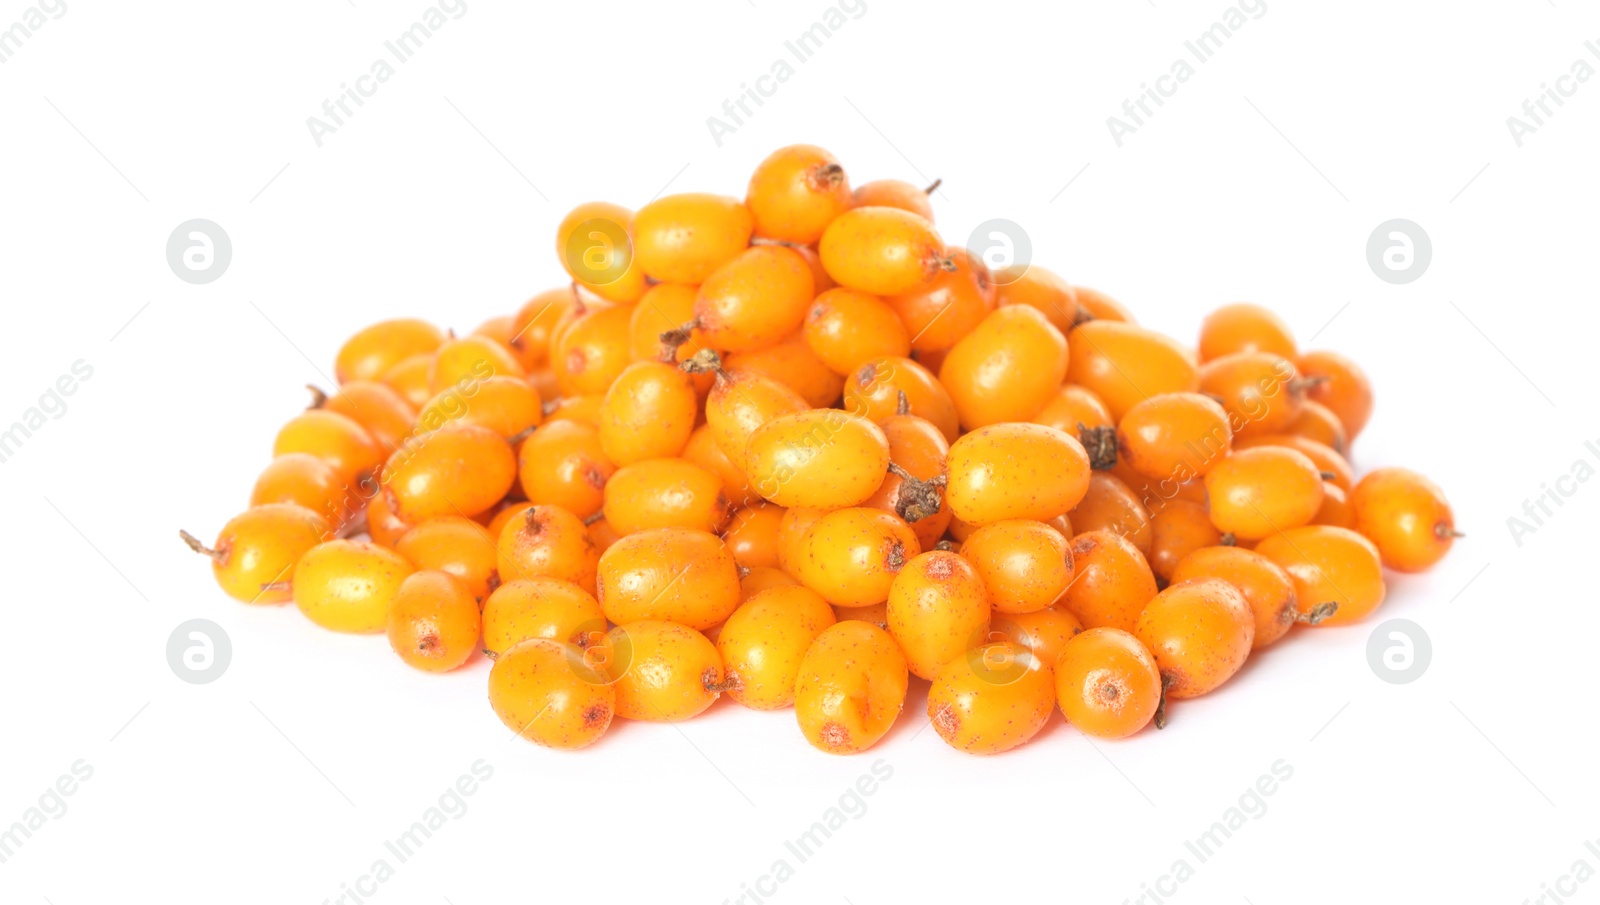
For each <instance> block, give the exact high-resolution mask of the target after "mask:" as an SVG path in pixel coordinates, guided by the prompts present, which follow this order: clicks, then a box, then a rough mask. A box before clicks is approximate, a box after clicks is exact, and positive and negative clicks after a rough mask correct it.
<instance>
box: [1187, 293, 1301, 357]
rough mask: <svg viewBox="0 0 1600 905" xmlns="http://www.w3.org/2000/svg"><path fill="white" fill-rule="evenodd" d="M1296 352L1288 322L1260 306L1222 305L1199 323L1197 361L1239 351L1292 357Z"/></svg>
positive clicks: (1247, 303) (1246, 303) (1239, 303)
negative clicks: (1198, 356)
mask: <svg viewBox="0 0 1600 905" xmlns="http://www.w3.org/2000/svg"><path fill="white" fill-rule="evenodd" d="M1296 351H1297V350H1296V349H1295V344H1294V333H1293V332H1291V331H1290V330H1289V325H1288V324H1286V323H1284V322H1283V318H1281V317H1278V315H1276V314H1274V313H1272V312H1271V311H1269V310H1267V309H1266V308H1263V307H1261V306H1260V305H1252V304H1250V303H1249V302H1236V303H1234V304H1232V305H1223V306H1222V307H1221V308H1218V309H1217V310H1215V311H1213V312H1211V313H1210V314H1208V315H1206V318H1205V320H1203V321H1201V322H1200V360H1201V361H1211V360H1212V359H1215V358H1221V357H1223V356H1224V355H1233V354H1236V353H1239V352H1270V353H1272V354H1274V355H1281V356H1283V357H1285V358H1293V357H1294V356H1295V354H1296Z"/></svg>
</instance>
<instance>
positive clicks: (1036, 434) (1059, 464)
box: [945, 424, 1089, 525]
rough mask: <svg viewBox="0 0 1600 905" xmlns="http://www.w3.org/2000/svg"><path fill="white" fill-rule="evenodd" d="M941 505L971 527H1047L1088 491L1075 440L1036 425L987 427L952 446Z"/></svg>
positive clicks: (1084, 462)
mask: <svg viewBox="0 0 1600 905" xmlns="http://www.w3.org/2000/svg"><path fill="white" fill-rule="evenodd" d="M946 462H947V463H948V464H947V466H946V473H947V474H948V475H949V483H948V484H947V485H946V487H945V501H946V502H948V503H949V504H950V511H951V512H952V513H953V514H954V515H955V517H956V518H958V519H961V520H962V521H964V522H967V523H968V524H972V525H987V524H991V523H993V522H1000V521H1005V520H1006V519H1033V520H1035V521H1045V520H1048V519H1052V518H1055V517H1056V516H1058V515H1061V514H1063V513H1065V512H1070V511H1071V510H1072V508H1073V507H1074V506H1076V505H1078V502H1079V501H1080V500H1082V499H1083V495H1084V494H1085V493H1087V492H1088V489H1089V457H1088V456H1087V455H1086V454H1085V453H1084V451H1083V446H1082V445H1080V444H1079V443H1078V441H1077V440H1075V439H1073V438H1072V437H1069V436H1067V435H1066V434H1064V433H1062V432H1061V431H1058V430H1055V429H1054V428H1049V427H1044V426H1042V425H1038V424H991V425H989V426H988V427H980V428H978V429H977V430H975V431H973V432H972V433H970V434H966V435H964V436H962V437H961V439H959V440H957V441H955V442H954V443H952V444H951V445H950V454H949V456H947V457H946Z"/></svg>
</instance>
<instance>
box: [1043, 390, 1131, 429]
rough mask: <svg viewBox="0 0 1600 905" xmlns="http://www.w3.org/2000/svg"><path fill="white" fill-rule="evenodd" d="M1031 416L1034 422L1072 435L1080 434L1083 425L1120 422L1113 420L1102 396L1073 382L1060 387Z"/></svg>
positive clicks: (1102, 424) (1106, 425)
mask: <svg viewBox="0 0 1600 905" xmlns="http://www.w3.org/2000/svg"><path fill="white" fill-rule="evenodd" d="M1028 420H1029V421H1032V422H1033V423H1034V424H1043V425H1044V426H1045V427H1053V428H1055V429H1056V430H1058V431H1065V432H1066V433H1067V435H1068V436H1072V437H1076V436H1078V431H1079V430H1080V429H1081V428H1085V427H1115V426H1116V422H1115V421H1112V420H1111V412H1110V410H1109V409H1107V408H1106V404H1105V403H1104V402H1101V401H1100V397H1099V396H1096V395H1095V394H1094V393H1092V392H1090V391H1089V390H1086V389H1084V388H1083V387H1081V386H1078V385H1077V384H1073V383H1069V384H1067V385H1065V386H1063V387H1062V388H1061V389H1059V390H1057V391H1056V394H1055V395H1054V396H1051V397H1050V399H1049V401H1047V402H1046V403H1045V404H1044V408H1041V409H1039V411H1037V412H1035V413H1034V415H1033V417H1031V418H1029V419H1028Z"/></svg>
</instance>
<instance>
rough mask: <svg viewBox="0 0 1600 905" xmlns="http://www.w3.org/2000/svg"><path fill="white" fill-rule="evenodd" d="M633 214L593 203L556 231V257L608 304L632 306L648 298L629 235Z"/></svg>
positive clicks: (576, 211)
mask: <svg viewBox="0 0 1600 905" xmlns="http://www.w3.org/2000/svg"><path fill="white" fill-rule="evenodd" d="M632 226H633V212H632V211H630V210H628V209H627V208H625V207H622V206H620V205H616V204H608V203H606V202H604V201H590V202H586V203H584V204H580V205H578V206H577V207H575V208H573V209H572V210H571V211H570V212H569V213H568V214H567V215H566V216H565V217H563V218H561V224H560V225H559V226H557V227H556V257H557V258H559V259H560V260H561V266H562V267H563V268H565V269H566V271H567V275H568V276H570V277H572V278H573V279H574V280H576V281H577V282H578V283H579V284H580V285H582V286H583V287H584V288H585V289H588V290H589V291H590V292H593V293H594V294H595V295H598V296H600V297H601V298H603V299H606V300H607V301H612V302H619V303H622V304H629V303H632V302H636V301H638V300H639V296H641V295H643V294H644V291H645V286H646V285H647V284H646V281H645V273H644V270H643V268H641V267H640V266H639V262H638V261H637V260H636V259H635V257H634V254H633V243H632V241H631V240H630V239H629V236H628V231H629V229H630V228H631V227H632Z"/></svg>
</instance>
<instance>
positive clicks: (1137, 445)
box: [1117, 393, 1233, 481]
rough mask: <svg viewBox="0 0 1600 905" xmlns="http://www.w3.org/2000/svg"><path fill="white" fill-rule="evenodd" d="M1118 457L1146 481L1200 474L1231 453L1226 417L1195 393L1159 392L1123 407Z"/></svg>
mask: <svg viewBox="0 0 1600 905" xmlns="http://www.w3.org/2000/svg"><path fill="white" fill-rule="evenodd" d="M1117 429H1118V431H1119V433H1120V440H1121V450H1120V452H1121V454H1122V455H1124V456H1126V457H1127V459H1128V465H1129V466H1131V467H1132V468H1133V469H1134V470H1135V471H1137V472H1139V473H1140V474H1142V475H1145V476H1146V477H1151V478H1158V479H1160V478H1174V479H1176V480H1179V481H1187V480H1189V479H1190V478H1193V477H1198V476H1201V475H1204V474H1205V473H1206V472H1208V471H1210V470H1211V467H1212V466H1213V465H1215V464H1216V463H1217V462H1220V461H1221V460H1222V459H1223V458H1225V457H1226V456H1227V455H1228V453H1229V452H1230V451H1231V450H1232V449H1233V430H1232V429H1231V428H1230V427H1229V425H1228V413H1227V411H1226V410H1225V409H1223V407H1222V406H1220V405H1218V404H1217V403H1216V401H1215V400H1213V399H1210V398H1209V397H1206V396H1202V395H1200V394H1199V393H1163V394H1161V395H1159V396H1151V397H1150V398H1149V399H1146V400H1144V401H1143V402H1140V403H1138V404H1137V405H1135V406H1134V407H1133V408H1131V409H1128V412H1127V414H1125V415H1123V416H1122V422H1121V423H1120V424H1118V425H1117Z"/></svg>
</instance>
